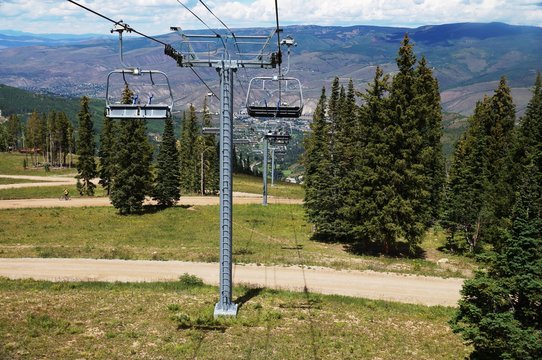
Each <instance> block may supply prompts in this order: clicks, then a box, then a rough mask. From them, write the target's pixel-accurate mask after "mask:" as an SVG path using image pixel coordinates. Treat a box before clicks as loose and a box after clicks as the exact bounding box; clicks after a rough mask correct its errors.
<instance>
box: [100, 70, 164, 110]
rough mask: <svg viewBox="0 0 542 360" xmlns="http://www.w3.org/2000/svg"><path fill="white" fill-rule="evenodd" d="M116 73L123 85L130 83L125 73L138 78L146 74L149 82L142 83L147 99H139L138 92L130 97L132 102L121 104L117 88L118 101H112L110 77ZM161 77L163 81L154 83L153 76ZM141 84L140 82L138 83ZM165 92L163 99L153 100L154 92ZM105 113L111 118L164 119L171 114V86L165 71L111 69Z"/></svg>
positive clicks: (144, 76)
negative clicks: (147, 92)
mask: <svg viewBox="0 0 542 360" xmlns="http://www.w3.org/2000/svg"><path fill="white" fill-rule="evenodd" d="M116 74H120V75H122V80H123V83H122V84H123V85H128V87H130V83H129V82H128V81H127V80H126V75H129V76H133V77H137V78H138V79H143V78H146V75H148V76H149V80H150V82H149V83H146V84H144V86H146V88H148V90H150V94H149V95H148V97H147V99H140V98H139V97H140V96H141V95H140V94H137V95H136V96H134V97H133V98H132V103H130V104H123V103H122V95H121V94H119V90H117V91H116V94H115V96H116V97H117V99H118V101H113V99H112V95H111V94H112V92H113V90H112V89H113V86H114V85H113V83H112V77H116V76H117V75H116ZM156 76H158V77H160V78H163V81H164V82H163V83H156V82H155V80H154V77H156ZM139 85H141V83H139ZM160 91H162V92H164V91H165V93H166V95H165V97H164V98H163V99H159V100H158V101H156V100H154V97H155V94H156V93H158V92H160ZM105 98H106V113H105V116H106V117H108V118H111V119H153V120H165V119H166V118H168V117H170V116H171V111H172V108H173V93H172V92H171V86H170V84H169V79H168V77H167V75H166V74H165V73H163V72H162V71H157V70H140V69H137V68H134V69H121V70H113V71H111V72H110V73H109V75H108V76H107V88H106V95H105Z"/></svg>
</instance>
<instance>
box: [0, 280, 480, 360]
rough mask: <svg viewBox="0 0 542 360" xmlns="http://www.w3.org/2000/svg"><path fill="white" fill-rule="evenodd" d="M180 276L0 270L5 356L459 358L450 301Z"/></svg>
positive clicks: (0, 334) (462, 351)
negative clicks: (228, 288) (230, 310)
mask: <svg viewBox="0 0 542 360" xmlns="http://www.w3.org/2000/svg"><path fill="white" fill-rule="evenodd" d="M195 280H197V279H193V278H190V277H188V278H187V277H184V279H183V280H182V281H178V282H168V283H143V284H120V283H116V284H108V283H50V282H36V281H29V280H28V281H21V280H18V281H12V280H6V279H1V278H0V308H2V311H1V312H0V359H38V358H39V359H53V358H54V359H82V358H92V359H134V358H135V359H159V358H162V359H219V358H220V359H382V360H387V359H390V360H391V359H393V360H398V359H428V360H429V359H430V360H437V359H463V358H465V357H466V356H467V355H468V353H469V351H470V349H469V348H468V347H467V346H465V345H464V344H463V343H462V341H461V339H460V338H459V336H457V335H455V334H453V333H452V332H451V330H450V329H449V327H448V325H447V321H448V319H449V318H450V317H451V316H452V313H453V309H451V308H444V307H424V306H417V305H406V304H398V303H391V302H383V301H371V300H363V299H354V298H348V297H339V296H324V295H316V294H308V293H292V292H283V291H273V290H266V289H248V288H244V287H237V288H235V289H234V294H233V298H234V300H235V301H236V302H237V303H239V304H240V305H241V307H240V310H239V314H238V316H237V318H234V319H224V318H220V319H217V320H214V319H213V315H212V314H213V308H214V304H215V302H216V301H217V298H218V289H217V288H215V287H211V286H204V285H200V284H198V282H197V281H195Z"/></svg>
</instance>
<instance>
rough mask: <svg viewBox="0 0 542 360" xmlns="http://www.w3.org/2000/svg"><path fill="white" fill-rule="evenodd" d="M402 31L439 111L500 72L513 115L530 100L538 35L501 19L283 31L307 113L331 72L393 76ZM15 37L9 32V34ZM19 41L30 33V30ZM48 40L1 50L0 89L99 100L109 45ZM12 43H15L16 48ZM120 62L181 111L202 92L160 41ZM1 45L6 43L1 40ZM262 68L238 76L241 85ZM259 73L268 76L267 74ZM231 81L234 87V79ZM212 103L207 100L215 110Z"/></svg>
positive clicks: (132, 41) (238, 97)
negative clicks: (149, 75) (162, 90)
mask: <svg viewBox="0 0 542 360" xmlns="http://www.w3.org/2000/svg"><path fill="white" fill-rule="evenodd" d="M405 32H408V33H409V35H410V37H411V38H412V39H413V41H414V43H415V44H416V47H415V51H416V53H417V54H418V55H422V54H424V55H425V56H426V57H427V59H428V61H429V63H430V64H431V65H432V66H433V67H434V68H435V74H436V76H437V77H438V79H439V81H440V85H441V90H442V99H443V107H444V109H445V110H446V111H450V112H458V113H462V114H470V113H471V112H472V109H473V107H474V103H475V101H476V100H478V99H480V98H481V97H482V96H483V95H484V94H487V93H491V92H492V90H493V89H494V88H495V87H496V85H497V81H498V80H499V78H500V76H501V75H506V76H507V77H508V78H509V80H510V83H511V86H512V87H513V94H514V98H515V100H516V103H517V104H518V110H519V111H520V112H521V111H522V109H524V107H525V104H526V102H527V101H528V99H529V97H530V93H529V90H528V89H529V88H530V87H531V86H532V83H533V82H534V77H535V73H536V71H538V70H541V65H540V64H542V42H540V41H539V39H540V38H542V29H541V28H538V27H528V26H512V25H506V24H502V23H490V24H475V23H462V24H446V25H438V26H422V27H419V28H416V29H407V28H391V27H376V26H350V27H333V26H288V27H285V28H284V34H285V35H292V36H293V37H294V38H295V39H296V41H297V42H298V44H299V46H298V47H297V48H295V50H294V56H293V57H292V71H291V75H293V76H296V77H299V78H300V79H301V80H302V82H303V84H304V95H305V96H306V98H307V111H308V112H310V111H311V110H312V109H313V108H314V104H315V101H316V99H317V98H318V96H319V93H320V89H321V87H322V84H327V85H329V83H330V81H331V80H332V79H333V77H334V76H337V75H338V76H340V77H341V78H345V80H346V79H348V78H352V79H353V80H354V81H355V83H356V86H357V87H358V88H363V87H364V86H365V85H366V83H367V82H369V81H370V80H371V79H372V77H373V75H374V68H375V66H376V65H381V66H383V67H384V69H385V71H387V72H393V71H395V70H396V67H395V64H394V61H395V57H396V54H397V50H398V48H399V44H400V41H401V39H402V37H403V35H404V33H405ZM235 33H236V34H239V35H243V34H248V33H250V34H255V33H256V34H268V33H269V29H263V28H256V29H237V30H235ZM9 36H10V38H12V39H13V38H17V35H16V34H11V35H9ZM21 36H25V37H29V35H28V34H24V35H21ZM160 39H161V40H163V41H167V42H170V43H173V44H174V45H175V44H176V45H178V44H179V36H178V35H175V34H167V35H163V36H161V37H160ZM55 41H59V40H56V39H51V41H50V42H47V41H43V44H42V45H39V46H15V45H14V46H13V47H7V48H4V49H0V63H1V64H2V67H1V68H0V83H5V84H8V85H11V86H16V87H20V88H26V89H45V90H47V91H50V92H52V93H55V94H61V95H69V96H80V95H82V94H85V95H90V96H94V97H103V95H104V92H105V85H104V83H105V78H106V76H107V73H108V72H109V71H110V70H112V69H114V68H118V67H119V62H118V53H117V39H116V38H115V37H114V36H111V35H110V36H107V37H105V38H101V39H97V38H96V37H94V36H89V37H88V38H82V39H81V38H70V39H69V41H64V42H63V43H59V42H55ZM19 45H20V43H19ZM125 45H126V54H125V55H126V59H127V62H129V63H130V64H134V65H139V66H142V67H146V68H151V67H152V68H156V69H159V70H163V71H166V72H167V73H168V74H169V76H170V80H171V82H172V85H173V86H174V90H175V97H176V98H177V99H178V104H179V105H180V106H179V107H180V108H184V107H185V106H186V105H187V104H188V103H194V104H196V105H199V104H201V102H202V99H203V97H204V96H205V94H206V93H207V91H208V90H207V89H206V88H205V87H204V86H203V85H202V84H201V82H200V81H199V80H198V78H197V77H196V76H194V75H193V74H192V72H190V71H188V69H182V68H178V67H177V66H176V64H175V63H174V61H173V60H172V59H170V58H167V57H166V56H165V55H163V49H162V47H161V46H160V45H158V44H156V43H154V42H151V41H149V40H147V39H143V38H137V37H131V38H128V40H127V41H126V44H125ZM4 46H10V45H9V44H7V45H6V44H4ZM198 71H199V72H200V74H201V76H202V77H203V78H204V79H205V81H207V82H208V83H209V84H210V85H211V86H212V87H213V88H214V89H215V91H218V77H217V76H216V71H214V70H213V69H198ZM263 73H264V72H261V71H260V72H258V71H250V70H249V71H247V72H245V71H240V72H238V76H239V78H240V80H241V82H243V83H245V84H246V81H247V80H248V79H249V78H250V77H252V76H255V75H257V74H263ZM265 74H267V75H269V72H266V73H265ZM236 85H238V84H237V82H236ZM244 90H246V85H245V86H244V87H241V86H236V90H235V91H236V93H235V101H236V105H237V106H240V105H242V102H243V100H244V98H245V96H246V94H245V93H244ZM217 106H218V103H217V102H216V101H215V104H213V103H211V107H212V108H214V109H216V108H217Z"/></svg>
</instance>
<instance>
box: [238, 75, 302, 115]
mask: <svg viewBox="0 0 542 360" xmlns="http://www.w3.org/2000/svg"><path fill="white" fill-rule="evenodd" d="M246 109H247V113H248V115H250V116H252V117H255V118H299V117H300V116H301V113H302V112H303V91H302V89H301V82H300V81H299V79H297V78H293V77H285V76H273V77H263V76H262V77H255V78H252V79H251V80H250V82H249V85H248V91H247V98H246Z"/></svg>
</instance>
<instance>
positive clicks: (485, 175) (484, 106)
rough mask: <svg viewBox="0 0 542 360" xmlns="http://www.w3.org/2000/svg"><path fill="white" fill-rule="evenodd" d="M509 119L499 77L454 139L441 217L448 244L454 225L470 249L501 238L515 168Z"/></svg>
mask: <svg viewBox="0 0 542 360" xmlns="http://www.w3.org/2000/svg"><path fill="white" fill-rule="evenodd" d="M514 119H515V108H514V104H513V102H512V97H511V96H510V88H509V87H508V86H507V85H506V80H505V79H504V78H502V79H501V82H500V84H499V87H498V88H497V90H495V93H494V95H493V96H492V97H491V98H488V97H486V98H485V99H484V100H483V101H482V102H479V103H478V104H477V106H476V109H475V113H474V115H473V117H472V118H471V120H470V122H469V128H468V129H467V131H466V135H465V138H464V140H463V141H462V142H460V143H458V148H457V150H456V153H455V156H459V157H460V158H459V159H454V161H453V163H452V169H451V170H450V177H449V179H448V180H449V181H448V190H447V199H446V211H445V215H444V222H443V224H444V225H445V227H446V228H447V229H448V230H449V231H450V236H451V242H452V244H458V242H457V239H454V237H455V233H456V230H457V229H462V230H461V233H462V236H463V238H464V239H465V240H466V242H467V243H468V244H469V249H470V250H471V251H476V250H479V249H480V245H481V244H482V243H489V244H493V245H494V247H495V249H498V248H499V247H500V246H501V245H502V242H503V241H504V238H505V236H506V231H507V230H508V229H509V227H510V218H509V209H510V208H511V207H512V205H513V201H514V194H513V192H514V188H513V183H514V182H515V179H514V178H513V176H514V174H518V171H520V170H515V168H516V165H515V164H514V163H513V161H512V159H513V156H514V153H517V145H516V150H514V144H515V143H516V142H515V140H514V139H515V135H514ZM459 147H461V148H459ZM459 239H461V237H460V238H459ZM459 247H460V246H459Z"/></svg>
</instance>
